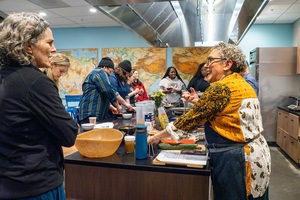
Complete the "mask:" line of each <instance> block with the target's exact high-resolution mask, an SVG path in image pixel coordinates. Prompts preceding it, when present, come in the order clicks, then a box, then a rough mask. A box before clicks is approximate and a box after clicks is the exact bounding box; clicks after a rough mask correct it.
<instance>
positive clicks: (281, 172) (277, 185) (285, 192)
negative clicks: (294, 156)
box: [269, 146, 300, 200]
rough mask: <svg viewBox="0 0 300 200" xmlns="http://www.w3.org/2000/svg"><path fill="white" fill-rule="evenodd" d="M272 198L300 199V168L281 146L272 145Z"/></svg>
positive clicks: (280, 199) (270, 189) (283, 199)
mask: <svg viewBox="0 0 300 200" xmlns="http://www.w3.org/2000/svg"><path fill="white" fill-rule="evenodd" d="M270 151H271V159H272V160H271V163H272V166H271V169H272V171H271V179H270V187H269V199H270V200H299V199H300V168H299V166H297V165H296V164H295V162H293V161H292V160H290V158H289V157H288V156H287V155H286V154H285V153H284V152H283V151H282V150H281V149H280V148H279V147H275V146H270Z"/></svg>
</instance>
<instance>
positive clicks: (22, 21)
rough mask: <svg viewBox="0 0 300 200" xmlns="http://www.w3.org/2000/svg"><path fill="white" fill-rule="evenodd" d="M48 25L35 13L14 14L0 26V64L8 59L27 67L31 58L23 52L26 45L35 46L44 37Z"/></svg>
mask: <svg viewBox="0 0 300 200" xmlns="http://www.w3.org/2000/svg"><path fill="white" fill-rule="evenodd" d="M48 27H49V23H48V22H47V21H45V20H44V19H43V18H42V17H41V16H40V15H38V14H36V13H28V12H22V13H14V14H11V15H9V16H7V17H6V18H5V19H4V20H3V21H2V22H1V24H0V63H3V62H7V61H8V60H9V59H12V60H15V61H17V62H18V63H19V64H20V65H29V64H30V62H31V61H32V60H33V57H32V56H31V55H30V54H28V53H27V52H26V51H25V46H26V45H28V44H36V43H37V42H38V41H39V40H40V39H41V38H43V37H44V36H45V30H46V29H47V28H48Z"/></svg>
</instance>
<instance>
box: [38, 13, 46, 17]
mask: <svg viewBox="0 0 300 200" xmlns="http://www.w3.org/2000/svg"><path fill="white" fill-rule="evenodd" d="M39 15H41V16H43V17H45V16H47V14H46V13H44V12H40V13H39Z"/></svg>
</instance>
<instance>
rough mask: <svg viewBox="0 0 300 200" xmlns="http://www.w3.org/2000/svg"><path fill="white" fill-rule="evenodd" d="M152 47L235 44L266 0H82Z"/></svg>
mask: <svg viewBox="0 0 300 200" xmlns="http://www.w3.org/2000/svg"><path fill="white" fill-rule="evenodd" d="M85 1H87V2H88V3H89V4H91V5H92V6H94V7H95V8H97V9H98V10H100V11H101V12H103V13H104V14H106V15H108V16H109V17H111V18H112V19H113V20H115V21H117V22H118V23H119V24H120V25H122V26H123V27H125V28H126V29H128V30H130V31H131V32H133V33H134V34H136V35H137V36H139V37H140V38H142V39H143V40H145V41H146V42H147V43H149V44H150V45H152V46H154V47H194V46H213V45H215V44H216V43H218V42H220V41H223V42H225V43H234V44H238V43H239V42H240V40H241V39H242V38H243V36H244V34H245V33H246V32H247V30H248V29H249V28H250V26H251V25H252V24H253V22H254V21H255V18H256V17H257V16H258V14H259V13H260V12H261V11H262V9H263V8H264V7H265V5H266V4H267V3H268V0H178V1H162V0H85Z"/></svg>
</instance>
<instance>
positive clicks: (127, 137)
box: [124, 135, 135, 141]
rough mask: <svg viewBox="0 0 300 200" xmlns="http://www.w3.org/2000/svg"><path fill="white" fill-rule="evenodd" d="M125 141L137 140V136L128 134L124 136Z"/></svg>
mask: <svg viewBox="0 0 300 200" xmlns="http://www.w3.org/2000/svg"><path fill="white" fill-rule="evenodd" d="M124 140H125V141H135V136H131V135H126V136H125V137H124Z"/></svg>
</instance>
